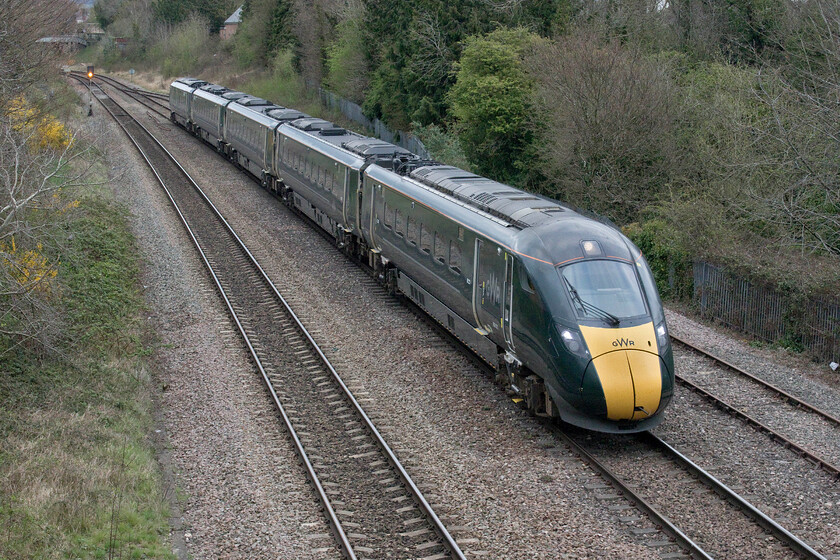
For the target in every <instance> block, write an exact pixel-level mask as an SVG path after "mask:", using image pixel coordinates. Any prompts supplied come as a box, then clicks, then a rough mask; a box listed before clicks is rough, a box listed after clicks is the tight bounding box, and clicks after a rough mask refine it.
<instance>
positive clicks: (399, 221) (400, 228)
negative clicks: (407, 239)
mask: <svg viewBox="0 0 840 560" xmlns="http://www.w3.org/2000/svg"><path fill="white" fill-rule="evenodd" d="M394 231H396V232H397V235H405V221H404V220H403V214H402V212H401V211H400V209H399V208H397V209H396V210H395V213H394Z"/></svg>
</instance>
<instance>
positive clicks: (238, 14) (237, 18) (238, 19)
mask: <svg viewBox="0 0 840 560" xmlns="http://www.w3.org/2000/svg"><path fill="white" fill-rule="evenodd" d="M242 7H243V6H239V7H238V8H236V11H235V12H233V13H232V14H231V15H230V17H229V18H227V19H226V20H225V25H231V24H234V23H242Z"/></svg>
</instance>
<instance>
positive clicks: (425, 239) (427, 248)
mask: <svg viewBox="0 0 840 560" xmlns="http://www.w3.org/2000/svg"><path fill="white" fill-rule="evenodd" d="M420 250H421V251H423V252H424V253H431V251H432V234H431V233H429V228H428V227H426V224H420Z"/></svg>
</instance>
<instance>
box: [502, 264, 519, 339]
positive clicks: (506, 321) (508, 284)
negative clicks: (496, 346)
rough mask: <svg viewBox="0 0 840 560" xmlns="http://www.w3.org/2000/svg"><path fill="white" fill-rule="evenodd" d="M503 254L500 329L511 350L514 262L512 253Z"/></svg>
mask: <svg viewBox="0 0 840 560" xmlns="http://www.w3.org/2000/svg"><path fill="white" fill-rule="evenodd" d="M504 255H505V286H504V291H503V295H502V298H503V304H502V331H503V332H504V335H505V343H507V347H508V350H511V351H513V350H514V347H513V326H512V325H513V266H514V264H515V263H516V261H514V259H513V255H511V254H510V253H508V252H505V253H504Z"/></svg>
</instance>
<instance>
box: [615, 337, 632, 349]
mask: <svg viewBox="0 0 840 560" xmlns="http://www.w3.org/2000/svg"><path fill="white" fill-rule="evenodd" d="M612 344H613V347H615V348H621V347H624V346H635V345H636V343H635V342H633V341H632V340H630V339H629V338H616V339H615V340H613V343H612Z"/></svg>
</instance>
